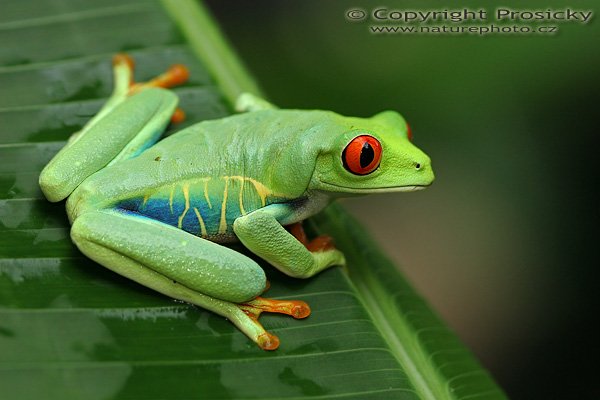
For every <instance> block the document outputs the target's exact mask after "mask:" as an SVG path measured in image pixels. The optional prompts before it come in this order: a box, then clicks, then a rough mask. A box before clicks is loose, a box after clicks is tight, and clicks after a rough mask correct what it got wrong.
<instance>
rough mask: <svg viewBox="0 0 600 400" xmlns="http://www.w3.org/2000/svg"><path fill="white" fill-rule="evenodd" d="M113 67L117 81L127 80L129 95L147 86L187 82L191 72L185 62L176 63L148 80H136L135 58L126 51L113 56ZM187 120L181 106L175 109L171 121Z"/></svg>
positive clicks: (169, 86) (168, 85) (167, 86)
mask: <svg viewBox="0 0 600 400" xmlns="http://www.w3.org/2000/svg"><path fill="white" fill-rule="evenodd" d="M113 67H114V69H115V75H116V77H117V79H116V81H125V82H127V86H128V87H127V96H132V95H134V94H135V93H138V92H140V91H141V90H143V89H145V88H150V87H160V88H171V87H174V86H178V85H181V84H183V83H185V82H186V81H187V80H188V78H189V76H190V72H189V70H188V68H187V67H186V66H185V65H183V64H174V65H172V66H170V67H169V69H167V70H166V71H165V72H163V73H162V74H160V75H158V76H156V77H154V78H152V79H150V80H149V81H146V82H136V81H135V79H134V68H135V62H134V61H133V58H132V57H131V56H129V55H128V54H125V53H119V54H116V55H115V56H114V57H113ZM183 120H185V113H184V111H183V110H182V109H181V108H177V109H175V112H174V113H173V116H172V117H171V122H173V123H179V122H182V121H183Z"/></svg>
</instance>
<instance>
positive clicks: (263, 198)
mask: <svg viewBox="0 0 600 400" xmlns="http://www.w3.org/2000/svg"><path fill="white" fill-rule="evenodd" d="M225 178H227V177H225ZM229 178H231V179H239V180H241V181H242V182H245V181H248V182H250V183H252V184H253V185H254V189H255V190H256V193H257V194H258V197H260V202H261V204H262V206H263V207H264V206H266V205H267V196H277V197H287V196H284V195H280V194H277V193H274V192H273V191H272V190H271V189H269V188H268V187H266V186H265V185H263V184H262V183H261V182H259V181H257V180H256V179H252V178H248V177H245V176H239V175H238V176H230V177H229Z"/></svg>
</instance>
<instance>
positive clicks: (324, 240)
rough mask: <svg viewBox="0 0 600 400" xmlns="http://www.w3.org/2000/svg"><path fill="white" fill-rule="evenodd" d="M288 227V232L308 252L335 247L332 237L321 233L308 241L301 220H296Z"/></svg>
mask: <svg viewBox="0 0 600 400" xmlns="http://www.w3.org/2000/svg"><path fill="white" fill-rule="evenodd" d="M288 229H289V231H290V233H291V234H292V235H293V236H294V237H295V238H296V239H298V241H299V242H300V243H302V244H303V245H304V247H306V248H307V249H308V251H310V252H313V253H314V252H318V251H326V250H333V249H335V246H334V244H333V238H332V237H331V236H327V235H321V236H317V237H316V238H314V239H313V240H310V241H309V240H308V237H307V236H306V232H304V228H303V227H302V222H296V223H295V224H292V225H290V226H288Z"/></svg>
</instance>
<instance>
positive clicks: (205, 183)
mask: <svg viewBox="0 0 600 400" xmlns="http://www.w3.org/2000/svg"><path fill="white" fill-rule="evenodd" d="M208 181H210V178H206V179H204V198H205V199H206V204H208V208H212V204H210V198H209V197H208Z"/></svg>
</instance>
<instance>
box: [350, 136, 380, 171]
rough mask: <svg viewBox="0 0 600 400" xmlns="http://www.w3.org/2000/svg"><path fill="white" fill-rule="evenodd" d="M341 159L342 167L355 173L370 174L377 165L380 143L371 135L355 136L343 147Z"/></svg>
mask: <svg viewBox="0 0 600 400" xmlns="http://www.w3.org/2000/svg"><path fill="white" fill-rule="evenodd" d="M342 161H343V163H344V168H346V169H347V170H348V171H350V172H352V173H353V174H355V175H367V174H370V173H371V172H373V171H375V170H376V169H377V167H379V162H380V161H381V144H380V143H379V141H378V140H377V139H375V138H374V137H373V136H369V135H360V136H357V137H355V138H354V139H352V141H351V142H350V143H348V146H346V148H345V149H344V152H343V153H342Z"/></svg>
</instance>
